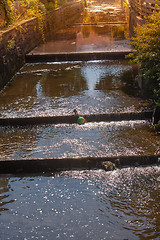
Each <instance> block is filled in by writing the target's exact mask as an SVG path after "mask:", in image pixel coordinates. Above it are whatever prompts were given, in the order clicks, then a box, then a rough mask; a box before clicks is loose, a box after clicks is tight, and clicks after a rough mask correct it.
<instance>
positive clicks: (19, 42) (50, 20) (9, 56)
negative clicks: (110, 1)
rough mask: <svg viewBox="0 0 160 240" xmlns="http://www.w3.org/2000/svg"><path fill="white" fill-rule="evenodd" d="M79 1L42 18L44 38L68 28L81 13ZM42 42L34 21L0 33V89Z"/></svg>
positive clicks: (81, 4)
mask: <svg viewBox="0 0 160 240" xmlns="http://www.w3.org/2000/svg"><path fill="white" fill-rule="evenodd" d="M83 8H84V7H83V3H82V1H79V2H73V3H70V4H68V5H66V6H63V7H61V8H59V9H56V10H53V11H50V12H49V13H47V14H45V15H44V24H43V26H44V33H45V39H48V38H49V37H50V36H51V35H54V34H56V31H58V30H59V29H62V28H65V27H67V26H69V25H71V24H72V23H73V22H74V21H75V20H76V19H78V18H79V17H80V15H81V13H82V11H83ZM41 41H42V31H41V30H40V27H39V20H38V19H37V18H33V19H31V20H28V21H25V22H23V23H21V24H20V25H17V26H15V27H13V28H12V29H9V30H7V31H3V32H2V33H1V34H0V90H2V89H3V87H4V86H5V85H6V84H7V83H8V82H9V81H10V79H11V78H12V77H13V76H14V74H15V73H16V72H17V71H18V70H19V69H20V68H21V67H22V66H23V64H24V62H25V55H26V54H27V53H28V52H30V51H31V50H32V49H33V48H34V47H36V46H37V45H38V44H39V43H40V42H41Z"/></svg>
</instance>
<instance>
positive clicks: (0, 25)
mask: <svg viewBox="0 0 160 240" xmlns="http://www.w3.org/2000/svg"><path fill="white" fill-rule="evenodd" d="M64 4H65V0H59V2H57V0H20V1H18V0H17V1H15V0H0V29H1V30H3V29H5V28H8V27H9V26H12V25H16V24H18V23H20V22H21V21H23V20H27V19H30V18H33V17H37V18H38V19H39V20H40V21H39V22H40V27H41V28H42V26H41V25H42V22H43V15H44V13H45V12H47V11H51V10H53V9H55V8H57V7H58V6H61V5H64Z"/></svg>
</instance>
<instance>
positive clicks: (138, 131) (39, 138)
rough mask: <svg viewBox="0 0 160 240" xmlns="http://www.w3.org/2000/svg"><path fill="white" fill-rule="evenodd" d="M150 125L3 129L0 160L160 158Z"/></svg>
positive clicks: (67, 125)
mask: <svg viewBox="0 0 160 240" xmlns="http://www.w3.org/2000/svg"><path fill="white" fill-rule="evenodd" d="M159 139H160V138H159V136H156V135H155V134H154V132H152V131H151V129H150V123H149V122H147V121H121V122H109V123H107V122H100V123H95V122H91V123H85V124H84V125H78V124H77V123H76V124H56V125H40V126H30V127H29V126H27V127H0V159H22V158H65V157H72V158H73V157H87V156H94V157H96V156H97V157H104V156H119V155H154V154H160V148H159Z"/></svg>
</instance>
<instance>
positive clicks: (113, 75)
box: [0, 61, 149, 117]
mask: <svg viewBox="0 0 160 240" xmlns="http://www.w3.org/2000/svg"><path fill="white" fill-rule="evenodd" d="M136 74H137V66H135V65H131V64H129V63H128V61H121V62H119V61H90V62H74V63H63V64H61V63H47V64H34V65H32V64H28V65H25V66H24V67H23V68H22V69H21V70H20V71H19V72H18V73H17V74H16V76H15V77H14V78H13V80H12V82H11V83H10V85H9V86H8V87H7V88H6V89H5V90H4V92H3V93H2V94H1V96H0V114H1V116H2V117H17V116H21V117H24V116H50V115H68V114H73V109H75V108H76V109H77V110H78V111H79V113H81V114H91V113H108V112H123V111H128V112H129V111H140V110H142V109H144V108H145V107H146V106H147V105H148V104H149V103H148V101H146V100H144V99H143V98H142V94H141V92H140V91H139V90H138V88H137V86H136V84H135V76H136Z"/></svg>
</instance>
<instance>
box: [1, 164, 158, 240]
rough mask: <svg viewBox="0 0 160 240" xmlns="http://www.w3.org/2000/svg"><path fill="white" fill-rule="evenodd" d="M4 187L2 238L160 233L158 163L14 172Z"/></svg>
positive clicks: (116, 236) (155, 235) (3, 182)
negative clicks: (41, 173)
mask: <svg viewBox="0 0 160 240" xmlns="http://www.w3.org/2000/svg"><path fill="white" fill-rule="evenodd" d="M0 186H1V188H0V189H1V204H0V219H2V220H3V221H1V223H0V232H1V237H2V239H28V240H29V239H32V238H34V239H43V238H45V239H48V240H50V239H56V238H59V239H70V238H71V239H73V238H74V239H77V238H79V239H117V240H118V239H146V238H148V237H150V239H157V240H158V239H159V237H160V231H159V230H158V229H159V214H160V209H159V200H160V199H159V196H160V194H159V193H160V192H159V189H160V188H159V186H160V168H159V167H156V166H155V167H145V168H142V167H139V168H124V169H121V170H115V171H113V172H105V171H103V170H94V171H89V170H87V171H66V172H60V173H55V174H53V175H52V176H35V177H34V176H32V177H27V176H26V177H23V178H21V177H19V178H17V177H9V176H8V177H3V178H0ZM115 226H116V227H115ZM43 236H44V237H43Z"/></svg>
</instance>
